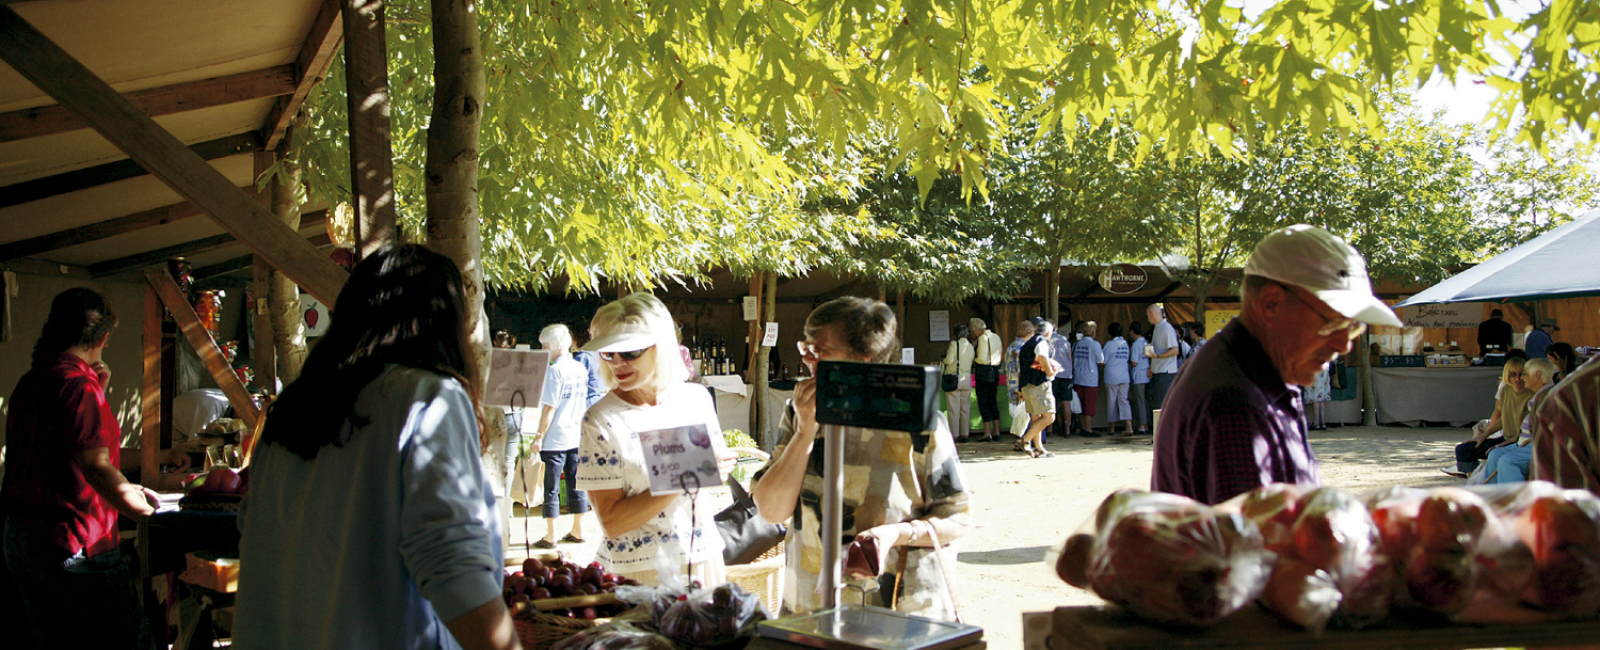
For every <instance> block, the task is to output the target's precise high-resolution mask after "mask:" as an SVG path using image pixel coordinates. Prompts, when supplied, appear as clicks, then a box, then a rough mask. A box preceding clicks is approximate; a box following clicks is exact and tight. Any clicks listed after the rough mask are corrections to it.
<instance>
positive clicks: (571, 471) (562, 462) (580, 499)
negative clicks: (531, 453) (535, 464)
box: [539, 449, 589, 519]
mask: <svg viewBox="0 0 1600 650" xmlns="http://www.w3.org/2000/svg"><path fill="white" fill-rule="evenodd" d="M539 460H542V461H544V505H543V506H541V510H540V513H541V514H543V515H544V518H545V519H555V518H556V517H559V516H561V494H560V492H561V483H559V482H558V481H561V475H562V474H566V475H567V480H566V481H564V482H565V483H566V484H567V505H568V506H569V507H570V509H571V510H572V514H574V515H581V514H583V513H585V512H588V511H589V493H588V492H584V491H583V490H579V489H578V450H577V449H568V450H566V451H541V452H539Z"/></svg>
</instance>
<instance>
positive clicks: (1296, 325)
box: [1262, 285, 1360, 386]
mask: <svg viewBox="0 0 1600 650" xmlns="http://www.w3.org/2000/svg"><path fill="white" fill-rule="evenodd" d="M1262 293H1263V296H1262V298H1263V299H1264V300H1266V301H1267V303H1268V308H1269V309H1270V310H1271V312H1273V313H1271V314H1270V315H1269V317H1270V319H1271V324H1270V328H1271V333H1270V335H1268V336H1265V337H1262V346H1263V347H1265V348H1266V349H1267V355H1268V356H1270V357H1272V361H1273V365H1275V366H1277V368H1278V374H1279V375H1282V377H1283V380H1284V381H1285V382H1288V383H1291V384H1298V385H1301V386H1310V385H1311V384H1312V383H1313V382H1315V381H1316V378H1317V371H1319V370H1322V367H1323V366H1325V365H1327V364H1328V362H1330V361H1333V360H1334V359H1335V358H1338V356H1339V355H1341V354H1348V353H1349V352H1350V348H1351V346H1352V345H1353V340H1354V339H1353V338H1352V336H1351V332H1355V333H1357V334H1359V333H1360V331H1359V330H1354V329H1345V328H1340V329H1337V330H1335V331H1332V332H1329V333H1327V334H1323V333H1321V331H1324V330H1326V329H1327V328H1328V326H1329V324H1331V323H1336V322H1338V321H1341V320H1343V318H1344V317H1343V316H1340V315H1339V313H1338V312H1336V311H1334V310H1333V308H1331V307H1329V306H1328V305H1327V304H1326V303H1324V302H1322V301H1321V300H1319V299H1317V297H1316V296H1314V295H1311V292H1309V291H1306V290H1304V289H1301V288H1298V287H1289V286H1284V285H1272V286H1270V287H1268V288H1266V289H1264V290H1263V291H1262Z"/></svg>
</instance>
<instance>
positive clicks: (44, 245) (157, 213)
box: [0, 203, 204, 262]
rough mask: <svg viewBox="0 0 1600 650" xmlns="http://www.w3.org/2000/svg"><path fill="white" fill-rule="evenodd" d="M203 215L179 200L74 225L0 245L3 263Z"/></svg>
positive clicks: (197, 209)
mask: <svg viewBox="0 0 1600 650" xmlns="http://www.w3.org/2000/svg"><path fill="white" fill-rule="evenodd" d="M201 214H204V213H203V212H201V211H200V208H197V207H194V205H192V204H189V203H176V204H173V205H165V206H162V207H159V208H154V209H151V210H145V211H143V212H135V213H133V214H130V215H128V216H126V217H117V218H115V219H109V220H106V221H101V222H99V223H92V224H89V225H87V226H82V227H79V228H70V229H67V230H62V231H58V232H53V233H50V234H48V235H40V236H38V237H33V238H30V239H24V240H22V241H15V242H11V243H9V244H3V245H0V262H7V261H10V260H14V259H17V258H19V257H32V256H34V255H40V254H43V253H48V252H50V251H56V250H61V249H63V248H67V247H69V246H77V245H78V244H87V243H89V242H92V241H98V240H101V239H105V238H107V237H115V236H117V235H126V234H128V233H130V232H137V231H140V230H144V229H145V228H151V227H155V226H160V225H164V224H169V223H172V222H174V221H180V220H183V219H188V218H190V217H198V216H200V215H201Z"/></svg>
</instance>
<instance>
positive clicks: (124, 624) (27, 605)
mask: <svg viewBox="0 0 1600 650" xmlns="http://www.w3.org/2000/svg"><path fill="white" fill-rule="evenodd" d="M5 561H6V568H7V569H9V570H10V572H11V579H12V581H13V582H14V583H15V584H16V587H17V589H18V591H19V594H20V596H21V599H22V609H23V613H24V614H25V615H26V616H27V625H26V626H25V627H24V629H23V630H22V632H21V634H17V635H15V636H8V640H11V639H16V641H17V642H19V643H21V644H22V646H21V647H24V648H46V647H50V648H56V647H67V646H71V647H78V648H139V649H140V650H147V649H149V648H152V647H153V646H154V641H153V639H152V638H151V636H150V624H149V621H146V620H145V617H144V612H143V611H141V610H140V608H139V594H138V592H137V591H136V589H135V586H134V584H133V571H132V570H131V569H130V568H129V567H128V561H127V560H125V559H124V558H123V557H122V552H121V551H120V550H118V549H112V550H110V551H106V552H104V553H101V554H99V555H96V556H94V557H85V556H84V555H83V553H81V552H80V553H78V554H77V555H73V554H71V553H68V552H67V550H66V549H64V548H61V547H59V546H56V545H55V544H54V543H52V542H51V541H49V540H47V539H45V538H43V537H41V536H39V534H38V533H35V532H33V530H31V529H29V528H27V527H25V526H23V525H22V524H20V523H18V522H17V520H15V519H10V520H8V521H6V527H5ZM17 637H21V638H17ZM7 647H17V646H11V645H8V646H7Z"/></svg>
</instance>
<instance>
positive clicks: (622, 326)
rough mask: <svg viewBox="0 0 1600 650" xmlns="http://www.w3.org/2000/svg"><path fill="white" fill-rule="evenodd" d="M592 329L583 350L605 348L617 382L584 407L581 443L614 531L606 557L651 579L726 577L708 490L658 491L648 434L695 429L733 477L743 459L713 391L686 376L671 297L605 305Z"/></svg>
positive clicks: (599, 507) (603, 522) (608, 530)
mask: <svg viewBox="0 0 1600 650" xmlns="http://www.w3.org/2000/svg"><path fill="white" fill-rule="evenodd" d="M589 329H590V332H592V333H593V334H594V340H592V341H590V343H589V344H588V345H586V346H584V349H585V350H588V351H592V352H597V353H599V356H600V362H601V365H600V374H601V377H602V378H603V379H604V380H605V382H606V385H608V386H610V387H611V389H612V390H611V392H610V393H607V394H606V396H605V397H603V398H601V399H600V401H598V402H595V404H594V406H592V407H590V408H589V412H588V413H587V414H586V415H584V417H583V427H582V429H583V436H582V440H581V441H580V442H579V445H578V488H579V489H582V490H587V491H588V493H589V501H590V502H591V503H592V504H593V505H594V511H595V515H596V516H597V517H598V518H599V520H600V527H601V528H602V529H604V530H605V537H606V539H605V543H604V544H602V545H601V546H600V550H599V553H598V559H599V561H600V563H601V564H603V565H605V567H606V568H607V570H608V571H610V572H612V573H615V574H617V575H621V576H623V577H627V578H632V579H634V580H638V581H639V582H641V583H644V584H646V585H657V584H661V583H662V582H663V581H664V579H665V578H666V577H667V576H666V575H663V573H662V572H671V574H674V575H676V576H677V577H678V579H679V580H680V581H681V580H682V577H683V576H685V575H688V576H690V578H691V579H693V580H698V581H699V582H700V584H701V585H704V586H706V587H710V586H712V585H718V584H722V583H723V582H725V581H726V577H725V574H724V570H723V564H722V537H720V536H719V535H718V534H717V529H716V525H715V524H714V523H713V522H712V518H713V517H714V516H715V515H716V514H717V513H716V510H715V509H714V508H713V506H712V504H711V502H710V499H709V498H708V497H707V496H706V491H705V490H702V491H700V492H699V493H698V495H697V496H695V497H690V496H689V495H686V494H673V495H667V496H652V495H651V494H650V474H649V467H647V465H646V461H645V455H644V448H643V445H642V444H641V443H640V434H641V433H647V432H651V431H659V430H666V429H676V428H680V427H690V428H692V429H695V430H694V431H691V433H690V437H689V439H690V441H691V442H692V443H694V444H701V443H702V442H704V443H706V444H709V445H710V447H711V450H712V451H713V453H714V455H715V457H716V458H717V465H718V467H717V469H718V470H719V471H720V473H721V475H722V478H723V480H724V481H725V480H727V476H728V472H729V471H731V470H732V469H733V462H734V460H735V456H734V455H733V454H732V453H730V452H728V450H727V447H726V445H725V444H724V443H723V440H722V426H721V424H719V423H718V421H717V413H716V409H715V407H714V406H713V405H712V402H711V395H710V394H709V393H707V392H706V390H705V388H704V387H702V386H697V385H694V384H689V383H687V382H686V381H685V380H686V379H688V368H687V367H686V366H685V365H684V364H683V363H682V361H681V360H680V359H679V358H678V354H677V350H678V333H677V328H676V327H674V326H673V323H672V317H671V316H670V315H668V313H667V308H666V305H663V304H661V301H660V300H657V299H656V297H655V296H652V295H650V294H647V293H635V294H632V295H629V296H628V297H626V298H623V299H621V300H618V301H616V302H613V303H610V304H607V305H606V306H604V307H601V308H600V310H599V311H598V312H596V313H595V315H594V319H593V320H592V321H591V322H590V325H589ZM702 434H703V435H704V436H706V438H704V439H703V438H700V436H701V435H702ZM704 487H705V488H707V489H709V488H710V487H712V486H710V485H706V486H704Z"/></svg>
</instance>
